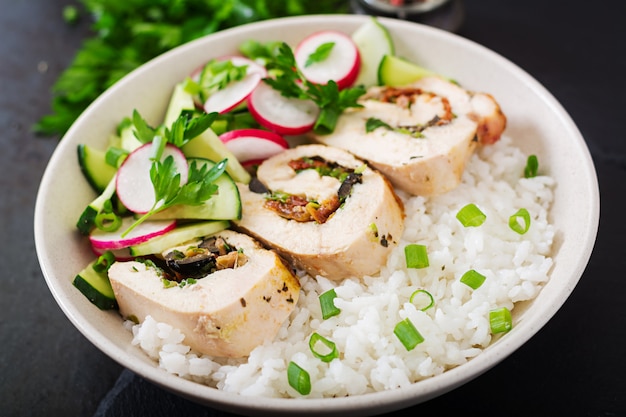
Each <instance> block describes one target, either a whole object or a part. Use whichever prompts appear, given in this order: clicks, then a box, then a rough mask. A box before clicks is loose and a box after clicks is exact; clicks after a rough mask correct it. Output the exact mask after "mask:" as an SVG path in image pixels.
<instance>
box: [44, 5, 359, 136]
mask: <svg viewBox="0 0 626 417" xmlns="http://www.w3.org/2000/svg"><path fill="white" fill-rule="evenodd" d="M80 3H81V7H79V8H71V9H66V10H64V13H65V14H64V16H65V18H66V20H67V22H68V24H74V23H75V22H76V20H77V19H79V18H80V17H82V16H84V15H88V16H89V17H90V18H91V19H92V22H91V29H92V31H93V37H92V38H89V39H87V40H86V41H85V42H84V43H83V45H82V47H81V49H80V50H79V51H78V52H77V54H76V56H75V57H74V60H73V62H72V63H71V64H70V66H69V67H68V68H66V69H65V70H64V72H63V73H61V75H60V76H59V78H58V79H57V80H56V82H55V84H54V85H53V89H52V94H53V97H52V103H51V107H52V112H51V113H50V114H48V115H45V116H43V117H42V118H41V119H40V120H39V121H38V122H37V123H36V124H35V126H34V127H33V128H34V130H35V132H36V133H38V134H40V135H44V136H54V135H62V134H64V133H65V132H66V131H67V129H69V127H70V126H71V124H72V123H73V122H74V120H76V118H77V117H78V116H79V115H80V113H82V112H83V110H84V109H85V108H86V107H87V106H88V105H89V104H90V103H91V102H92V101H93V100H94V99H95V98H96V97H98V96H99V95H100V94H101V93H102V92H103V91H105V90H106V89H107V88H109V87H110V86H112V85H113V84H114V83H115V82H117V81H118V80H119V79H121V78H122V77H123V76H124V75H126V74H128V73H129V72H130V71H132V70H134V69H135V68H137V67H139V66H140V65H142V64H143V63H144V62H146V61H148V60H150V59H152V58H154V57H155V56H157V55H160V54H162V53H163V52H166V51H167V50H169V49H172V48H174V47H176V46H179V45H181V44H183V43H186V42H188V41H191V40H193V39H197V38H199V37H201V36H204V35H208V34H211V33H214V32H216V31H219V30H222V29H226V28H230V27H234V26H238V25H241V24H245V23H251V22H255V21H260V20H266V19H271V18H278V17H285V16H296V15H304V14H320V13H345V12H347V11H348V2H346V1H342V0H317V1H314V2H310V1H300V0H284V1H275V0H80ZM68 11H71V13H68Z"/></svg>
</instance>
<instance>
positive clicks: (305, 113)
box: [248, 82, 320, 135]
mask: <svg viewBox="0 0 626 417" xmlns="http://www.w3.org/2000/svg"><path fill="white" fill-rule="evenodd" d="M248 110H249V111H250V114H251V115H252V117H254V118H255V120H256V121H257V122H259V124H260V125H261V126H263V127H266V128H267V129H270V130H272V131H274V132H276V133H278V134H281V135H300V134H303V133H306V132H308V131H309V130H311V129H312V128H313V125H314V124H315V121H316V120H317V117H318V115H319V112H320V110H319V107H318V106H317V104H315V103H314V102H313V101H312V100H301V99H297V98H290V97H285V96H283V95H282V94H281V93H280V92H279V91H277V90H274V89H273V88H272V87H271V86H270V85H269V84H267V83H264V82H262V83H260V84H259V85H258V86H257V87H256V88H255V89H254V91H253V92H252V94H250V97H249V98H248Z"/></svg>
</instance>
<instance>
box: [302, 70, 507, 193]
mask: <svg viewBox="0 0 626 417" xmlns="http://www.w3.org/2000/svg"><path fill="white" fill-rule="evenodd" d="M359 103H360V104H362V105H363V107H361V108H353V109H350V110H348V111H346V112H344V113H343V114H342V115H341V116H340V118H339V121H338V123H337V126H336V128H335V130H334V132H333V133H331V134H328V135H320V134H312V135H311V137H312V138H313V139H314V140H315V141H317V142H319V143H323V144H325V145H329V146H334V147H338V148H342V149H345V150H347V151H349V152H351V153H353V154H354V155H355V156H357V157H358V158H361V159H363V160H365V161H367V162H368V163H369V164H371V165H372V166H373V167H375V168H377V169H378V170H380V171H381V172H382V173H383V174H385V175H386V176H387V178H389V180H390V181H391V182H392V183H393V185H394V186H396V187H397V188H399V189H402V190H404V191H406V192H408V193H411V194H414V195H436V194H441V193H445V192H447V191H450V190H452V189H454V188H455V187H456V186H457V185H458V184H459V182H460V180H461V175H462V174H463V170H464V169H465V165H466V162H467V160H468V159H469V157H470V156H471V155H472V153H473V152H474V151H475V149H476V147H477V146H478V145H479V144H490V143H494V142H496V141H497V140H499V138H500V136H501V135H502V133H503V131H504V129H505V127H506V117H505V115H504V114H503V113H502V111H501V109H500V106H499V105H498V103H497V102H496V101H495V100H494V98H493V97H492V96H490V95H489V94H485V93H475V92H471V91H468V90H465V89H463V88H461V87H459V86H458V85H457V84H454V83H452V82H449V81H447V80H444V79H442V78H439V77H427V78H423V79H421V80H419V81H417V82H415V83H413V84H411V85H408V86H405V87H372V88H370V89H369V90H368V92H367V93H366V94H365V95H364V96H363V97H361V98H360V99H359Z"/></svg>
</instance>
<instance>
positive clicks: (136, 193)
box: [115, 142, 189, 213]
mask: <svg viewBox="0 0 626 417" xmlns="http://www.w3.org/2000/svg"><path fill="white" fill-rule="evenodd" d="M154 151H155V148H154V146H153V145H152V142H150V143H146V144H145V145H142V146H141V147H139V148H137V149H135V150H134V151H133V152H131V153H130V154H129V155H128V157H127V158H126V160H124V162H123V163H122V165H121V166H120V168H119V169H118V171H117V179H116V183H115V190H116V192H117V196H118V197H119V199H120V201H121V202H122V204H124V206H125V207H126V208H127V209H128V210H130V211H132V212H135V213H147V212H148V211H150V210H151V209H152V207H153V206H154V203H155V198H156V197H155V195H154V186H153V184H152V180H151V179H150V168H151V167H152V157H153V156H154ZM170 155H171V156H172V157H173V158H174V165H175V166H176V172H178V173H180V185H184V184H186V183H187V175H188V173H189V167H188V165H187V159H186V158H185V155H184V154H183V152H182V151H181V150H180V149H178V148H177V147H176V146H174V145H172V144H168V145H166V146H165V149H163V155H162V156H161V161H163V160H164V159H165V158H166V157H168V156H170Z"/></svg>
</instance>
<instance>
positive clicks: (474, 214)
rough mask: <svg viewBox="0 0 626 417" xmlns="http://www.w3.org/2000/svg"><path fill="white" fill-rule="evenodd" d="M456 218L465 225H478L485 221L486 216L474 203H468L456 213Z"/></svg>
mask: <svg viewBox="0 0 626 417" xmlns="http://www.w3.org/2000/svg"><path fill="white" fill-rule="evenodd" d="M456 218H457V219H458V220H459V221H460V222H461V224H462V225H463V226H465V227H476V226H480V225H481V224H483V223H484V222H485V219H486V218H487V216H485V213H483V212H482V211H481V210H480V209H479V208H478V207H477V206H476V204H474V203H470V204H468V205H466V206H465V207H463V208H462V209H461V210H459V212H458V213H457V214H456Z"/></svg>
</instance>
